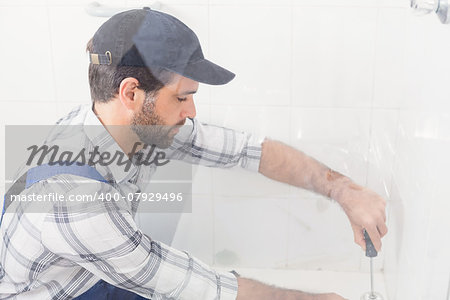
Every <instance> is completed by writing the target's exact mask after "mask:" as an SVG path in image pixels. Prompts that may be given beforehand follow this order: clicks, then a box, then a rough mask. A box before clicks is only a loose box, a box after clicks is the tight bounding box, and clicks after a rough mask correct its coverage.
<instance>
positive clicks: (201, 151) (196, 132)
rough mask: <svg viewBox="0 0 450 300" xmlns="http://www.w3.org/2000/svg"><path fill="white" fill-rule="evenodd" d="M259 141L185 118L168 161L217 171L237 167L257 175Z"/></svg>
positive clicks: (259, 153) (246, 134)
mask: <svg viewBox="0 0 450 300" xmlns="http://www.w3.org/2000/svg"><path fill="white" fill-rule="evenodd" d="M186 132H188V133H186ZM263 141H264V137H262V136H255V135H252V134H250V133H246V132H241V131H237V130H233V129H229V128H224V127H220V126H215V125H208V124H204V123H201V122H199V121H198V120H197V119H189V122H187V123H186V125H185V128H184V132H183V130H182V131H181V132H180V134H179V135H177V136H176V138H175V140H174V143H173V145H172V148H173V150H174V152H173V153H172V154H171V158H173V159H179V160H183V161H186V162H190V163H195V164H201V165H205V166H210V167H219V168H231V167H234V166H238V165H239V166H241V167H242V168H245V169H247V170H250V171H255V172H257V171H258V169H259V162H260V160H261V149H262V146H261V145H262V142H263Z"/></svg>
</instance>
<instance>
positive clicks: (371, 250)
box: [361, 229, 383, 300]
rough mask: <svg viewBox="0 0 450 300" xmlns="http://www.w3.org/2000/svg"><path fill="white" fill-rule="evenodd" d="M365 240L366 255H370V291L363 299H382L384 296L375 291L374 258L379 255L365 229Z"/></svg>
mask: <svg viewBox="0 0 450 300" xmlns="http://www.w3.org/2000/svg"><path fill="white" fill-rule="evenodd" d="M364 240H365V242H366V256H367V257H370V293H367V294H365V295H363V298H361V299H367V300H382V299H383V298H382V297H381V295H379V294H378V293H375V292H374V291H373V262H372V260H373V258H374V257H376V256H377V255H378V252H377V250H376V249H375V246H374V245H373V243H372V240H371V239H370V237H369V234H368V233H367V231H366V230H365V229H364Z"/></svg>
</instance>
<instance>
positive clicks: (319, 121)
mask: <svg viewBox="0 0 450 300" xmlns="http://www.w3.org/2000/svg"><path fill="white" fill-rule="evenodd" d="M369 127H370V110H368V109H337V108H323V109H322V108H293V109H292V110H291V137H292V138H291V140H292V145H293V146H295V147H297V148H299V149H302V150H303V151H304V152H305V153H306V154H308V155H310V156H312V157H314V158H316V159H318V160H319V161H321V162H323V163H325V164H326V165H328V166H329V167H331V168H333V169H335V170H338V171H339V172H341V173H343V174H345V175H348V176H350V177H352V178H353V179H354V180H355V181H356V182H358V183H360V184H365V182H366V161H367V153H368V147H369V138H368V135H369Z"/></svg>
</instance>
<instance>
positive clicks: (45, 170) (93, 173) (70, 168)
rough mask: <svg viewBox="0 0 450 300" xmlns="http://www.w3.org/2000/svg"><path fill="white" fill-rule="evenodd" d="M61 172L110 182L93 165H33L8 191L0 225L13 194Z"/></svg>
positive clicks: (17, 193)
mask: <svg viewBox="0 0 450 300" xmlns="http://www.w3.org/2000/svg"><path fill="white" fill-rule="evenodd" d="M60 174H70V175H75V176H80V177H85V178H89V179H93V180H96V181H100V182H108V181H107V180H105V178H103V176H102V175H101V174H100V173H99V172H98V171H97V170H96V169H95V168H94V167H93V166H89V165H77V164H76V163H74V164H71V165H60V164H59V163H57V164H54V165H49V164H45V165H39V166H36V167H33V168H31V169H29V170H28V171H27V172H25V173H24V174H23V175H22V176H20V178H19V179H17V180H16V181H15V182H14V184H13V185H12V186H11V187H10V188H9V189H8V191H7V192H6V194H5V197H4V202H3V211H2V216H1V218H0V225H1V223H2V220H3V215H4V213H5V212H6V209H7V208H8V207H9V205H10V204H11V202H12V195H19V194H20V193H22V191H24V190H25V189H27V188H29V187H30V186H32V185H33V184H35V183H36V182H39V181H42V180H46V179H48V178H51V177H53V176H56V175H60Z"/></svg>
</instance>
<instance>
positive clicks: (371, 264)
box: [370, 257, 376, 299]
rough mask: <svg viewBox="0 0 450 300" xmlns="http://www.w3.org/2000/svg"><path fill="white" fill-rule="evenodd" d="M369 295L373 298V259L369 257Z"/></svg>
mask: <svg viewBox="0 0 450 300" xmlns="http://www.w3.org/2000/svg"><path fill="white" fill-rule="evenodd" d="M370 297H371V298H373V299H375V298H376V297H375V294H374V293H373V259H372V257H371V258H370Z"/></svg>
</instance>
